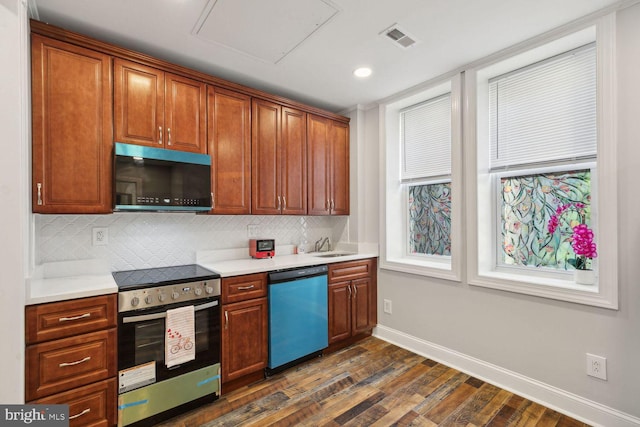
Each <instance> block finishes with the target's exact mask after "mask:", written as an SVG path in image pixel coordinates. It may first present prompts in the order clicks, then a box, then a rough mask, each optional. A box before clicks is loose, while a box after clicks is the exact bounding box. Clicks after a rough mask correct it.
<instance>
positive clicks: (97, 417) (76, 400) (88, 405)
mask: <svg viewBox="0 0 640 427" xmlns="http://www.w3.org/2000/svg"><path fill="white" fill-rule="evenodd" d="M116 386H117V384H116V379H115V378H112V379H110V380H106V381H100V382H97V383H95V384H91V385H88V386H84V387H78V388H74V389H73V390H69V391H65V392H63V393H58V394H54V395H53V396H48V397H45V398H43V399H38V400H36V401H33V402H29V403H35V404H44V405H47V404H49V405H59V404H66V405H69V427H108V426H113V425H115V424H116V421H117V420H116V416H117V414H116V395H117V389H116Z"/></svg>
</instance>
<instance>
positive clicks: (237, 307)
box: [221, 298, 268, 383]
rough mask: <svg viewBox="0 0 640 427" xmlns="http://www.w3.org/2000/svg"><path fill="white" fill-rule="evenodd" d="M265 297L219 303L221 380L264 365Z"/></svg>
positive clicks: (266, 344) (265, 359) (265, 341)
mask: <svg viewBox="0 0 640 427" xmlns="http://www.w3.org/2000/svg"><path fill="white" fill-rule="evenodd" d="M267 310H268V306H267V298H257V299H253V300H249V301H244V302H238V303H234V304H228V305H226V306H223V307H222V313H223V314H222V325H223V328H222V361H221V365H222V381H223V383H224V382H226V381H231V380H234V379H236V378H240V377H242V376H244V375H247V374H250V373H253V372H256V371H259V370H261V369H264V368H265V367H266V366H267V358H268V352H267V350H268V347H267V346H268V342H267V333H268V332H267V326H268V324H267V322H268V318H267Z"/></svg>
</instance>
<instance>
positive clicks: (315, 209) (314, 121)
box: [307, 114, 330, 215]
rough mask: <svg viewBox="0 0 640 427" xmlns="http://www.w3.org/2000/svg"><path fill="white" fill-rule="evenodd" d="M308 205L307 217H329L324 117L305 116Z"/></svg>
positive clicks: (327, 151) (327, 158)
mask: <svg viewBox="0 0 640 427" xmlns="http://www.w3.org/2000/svg"><path fill="white" fill-rule="evenodd" d="M307 117H308V118H307V149H308V162H307V163H308V175H307V179H308V191H309V192H308V203H309V206H308V207H309V215H329V213H330V210H329V208H330V206H329V203H330V200H329V197H330V182H329V154H330V152H329V141H328V139H327V138H328V130H329V126H330V122H329V120H328V119H325V118H324V117H319V116H314V115H312V114H309V115H308V116H307Z"/></svg>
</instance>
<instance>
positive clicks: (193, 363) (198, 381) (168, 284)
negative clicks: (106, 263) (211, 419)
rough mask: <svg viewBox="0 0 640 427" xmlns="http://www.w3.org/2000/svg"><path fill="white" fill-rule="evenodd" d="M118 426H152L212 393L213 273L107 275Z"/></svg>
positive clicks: (216, 348) (216, 296)
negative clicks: (112, 289) (113, 309)
mask: <svg viewBox="0 0 640 427" xmlns="http://www.w3.org/2000/svg"><path fill="white" fill-rule="evenodd" d="M113 277H114V279H115V281H116V283H117V284H118V289H119V291H118V370H119V372H118V380H119V383H118V394H119V396H118V425H119V426H135V427H139V426H152V425H155V424H157V423H158V422H160V421H162V420H166V419H168V418H170V417H172V416H175V415H177V414H179V413H181V412H185V411H187V410H190V409H192V408H194V407H197V406H199V405H201V404H203V403H207V402H212V401H213V400H214V399H216V398H217V397H218V393H219V390H220V275H219V274H217V273H215V272H213V271H210V270H207V269H205V268H203V267H201V266H199V265H195V264H190V265H180V266H173V267H162V268H151V269H143V270H129V271H118V272H115V273H113Z"/></svg>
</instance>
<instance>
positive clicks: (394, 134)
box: [381, 75, 462, 280]
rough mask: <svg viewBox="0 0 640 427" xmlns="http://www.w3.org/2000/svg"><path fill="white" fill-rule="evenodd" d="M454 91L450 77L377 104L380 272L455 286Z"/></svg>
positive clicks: (456, 84)
mask: <svg viewBox="0 0 640 427" xmlns="http://www.w3.org/2000/svg"><path fill="white" fill-rule="evenodd" d="M460 85H461V80H460V76H458V75H456V76H455V77H454V78H452V79H450V80H446V81H444V82H438V83H434V84H430V85H428V86H427V88H426V89H420V90H417V91H416V92H415V93H413V94H411V95H407V96H404V97H402V98H400V99H397V100H393V101H391V102H389V103H387V104H385V105H383V106H381V108H382V111H383V114H384V117H385V130H384V134H385V136H386V155H385V159H386V161H385V166H386V174H385V177H386V187H385V193H384V197H383V198H382V200H383V201H384V202H383V203H384V206H383V212H384V215H385V221H384V228H383V230H382V233H381V234H382V235H383V236H384V237H383V239H382V240H383V242H382V243H383V244H382V247H381V252H382V257H381V267H382V268H388V269H394V270H398V271H405V272H411V273H415V274H423V275H430V276H434V277H441V278H446V279H451V280H460V256H459V254H460V252H461V244H460V242H461V233H462V226H461V224H462V220H461V216H460V215H459V214H458V213H457V212H456V209H457V208H456V206H459V205H460V203H461V194H462V186H461V179H460V177H461V165H462V162H461V147H460V145H461V138H460V136H461V132H460V125H461V119H460Z"/></svg>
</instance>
